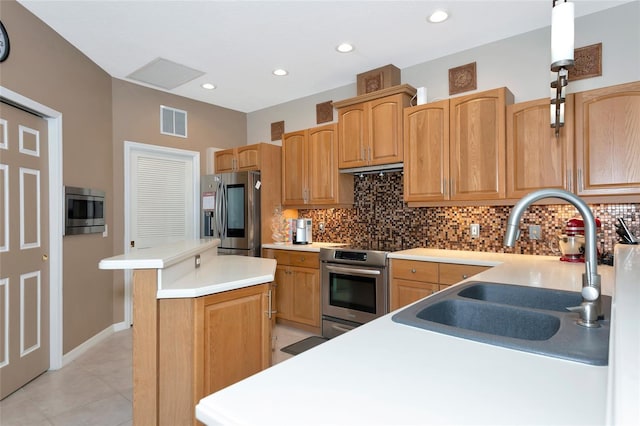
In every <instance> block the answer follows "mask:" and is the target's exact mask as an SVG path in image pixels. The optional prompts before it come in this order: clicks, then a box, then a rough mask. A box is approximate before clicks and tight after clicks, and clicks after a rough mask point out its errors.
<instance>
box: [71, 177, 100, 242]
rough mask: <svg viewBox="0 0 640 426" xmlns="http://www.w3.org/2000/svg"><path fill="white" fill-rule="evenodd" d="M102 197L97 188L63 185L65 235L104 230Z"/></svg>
mask: <svg viewBox="0 0 640 426" xmlns="http://www.w3.org/2000/svg"><path fill="white" fill-rule="evenodd" d="M104 197H105V193H104V191H100V190H98V189H90V188H77V187H74V186H65V187H64V205H65V207H64V208H65V224H64V233H65V235H75V234H93V233H100V232H104V229H105V228H104V223H105V222H104V210H105V203H104Z"/></svg>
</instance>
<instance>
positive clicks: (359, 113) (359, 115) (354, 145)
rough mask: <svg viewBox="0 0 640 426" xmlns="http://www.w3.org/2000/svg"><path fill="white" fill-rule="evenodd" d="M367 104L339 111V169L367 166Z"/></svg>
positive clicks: (351, 106)
mask: <svg viewBox="0 0 640 426" xmlns="http://www.w3.org/2000/svg"><path fill="white" fill-rule="evenodd" d="M366 116H367V115H366V110H365V103H361V104H355V105H350V106H348V107H344V108H340V110H338V134H339V136H338V140H339V143H338V146H339V149H338V167H339V168H341V169H345V168H349V167H361V166H364V165H366V164H367V162H366V157H365V149H366V146H367V143H366V142H365V141H367V138H368V135H367V122H366Z"/></svg>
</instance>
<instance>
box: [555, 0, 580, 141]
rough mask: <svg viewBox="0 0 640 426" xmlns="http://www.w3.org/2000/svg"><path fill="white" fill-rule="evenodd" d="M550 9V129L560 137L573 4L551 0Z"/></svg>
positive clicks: (571, 48) (571, 46) (570, 58)
mask: <svg viewBox="0 0 640 426" xmlns="http://www.w3.org/2000/svg"><path fill="white" fill-rule="evenodd" d="M552 1H553V6H552V9H551V71H552V72H555V73H557V75H556V79H555V80H554V81H552V82H551V117H550V118H551V127H553V128H554V129H555V130H556V137H558V136H560V127H562V126H564V102H565V87H566V86H567V84H568V83H569V68H570V67H572V66H573V65H574V59H573V52H574V25H573V17H574V13H575V12H574V4H573V3H570V2H568V1H567V0H564V1H560V0H552Z"/></svg>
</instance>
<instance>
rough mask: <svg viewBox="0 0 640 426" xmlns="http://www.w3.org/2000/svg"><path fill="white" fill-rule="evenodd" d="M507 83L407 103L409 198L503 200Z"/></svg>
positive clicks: (510, 97)
mask: <svg viewBox="0 0 640 426" xmlns="http://www.w3.org/2000/svg"><path fill="white" fill-rule="evenodd" d="M512 103H513V94H512V93H511V92H510V91H509V90H508V89H507V88H506V87H502V88H499V89H493V90H487V91H484V92H479V93H474V94H471V95H467V96H461V97H458V98H452V99H448V100H445V101H440V102H434V103H430V104H424V105H419V106H416V107H411V108H406V109H405V111H404V128H405V129H404V146H405V150H406V152H407V157H408V158H407V161H405V170H404V182H405V194H404V196H405V201H407V202H434V201H476V200H499V199H504V198H505V195H506V190H505V187H506V184H505V147H506V143H505V139H506V136H505V109H506V105H509V104H512Z"/></svg>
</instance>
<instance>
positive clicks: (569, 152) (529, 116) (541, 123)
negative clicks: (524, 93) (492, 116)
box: [507, 95, 574, 198]
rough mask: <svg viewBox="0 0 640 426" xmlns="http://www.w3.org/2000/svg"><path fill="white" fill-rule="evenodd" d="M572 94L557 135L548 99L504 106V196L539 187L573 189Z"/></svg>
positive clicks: (567, 102) (514, 196)
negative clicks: (505, 151) (552, 123)
mask: <svg viewBox="0 0 640 426" xmlns="http://www.w3.org/2000/svg"><path fill="white" fill-rule="evenodd" d="M573 98H574V97H573V95H568V96H567V99H566V102H565V124H564V126H563V127H561V128H560V134H559V136H558V137H556V134H555V129H554V128H552V127H551V124H550V108H551V105H550V102H549V98H543V99H538V100H534V101H528V102H521V103H517V104H512V105H508V106H507V198H521V197H523V196H524V195H526V194H528V193H529V192H532V191H535V190H538V189H542V188H554V189H566V190H567V191H572V190H573V182H574V180H573V116H574V114H573V105H574V102H573V101H574V99H573Z"/></svg>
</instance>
